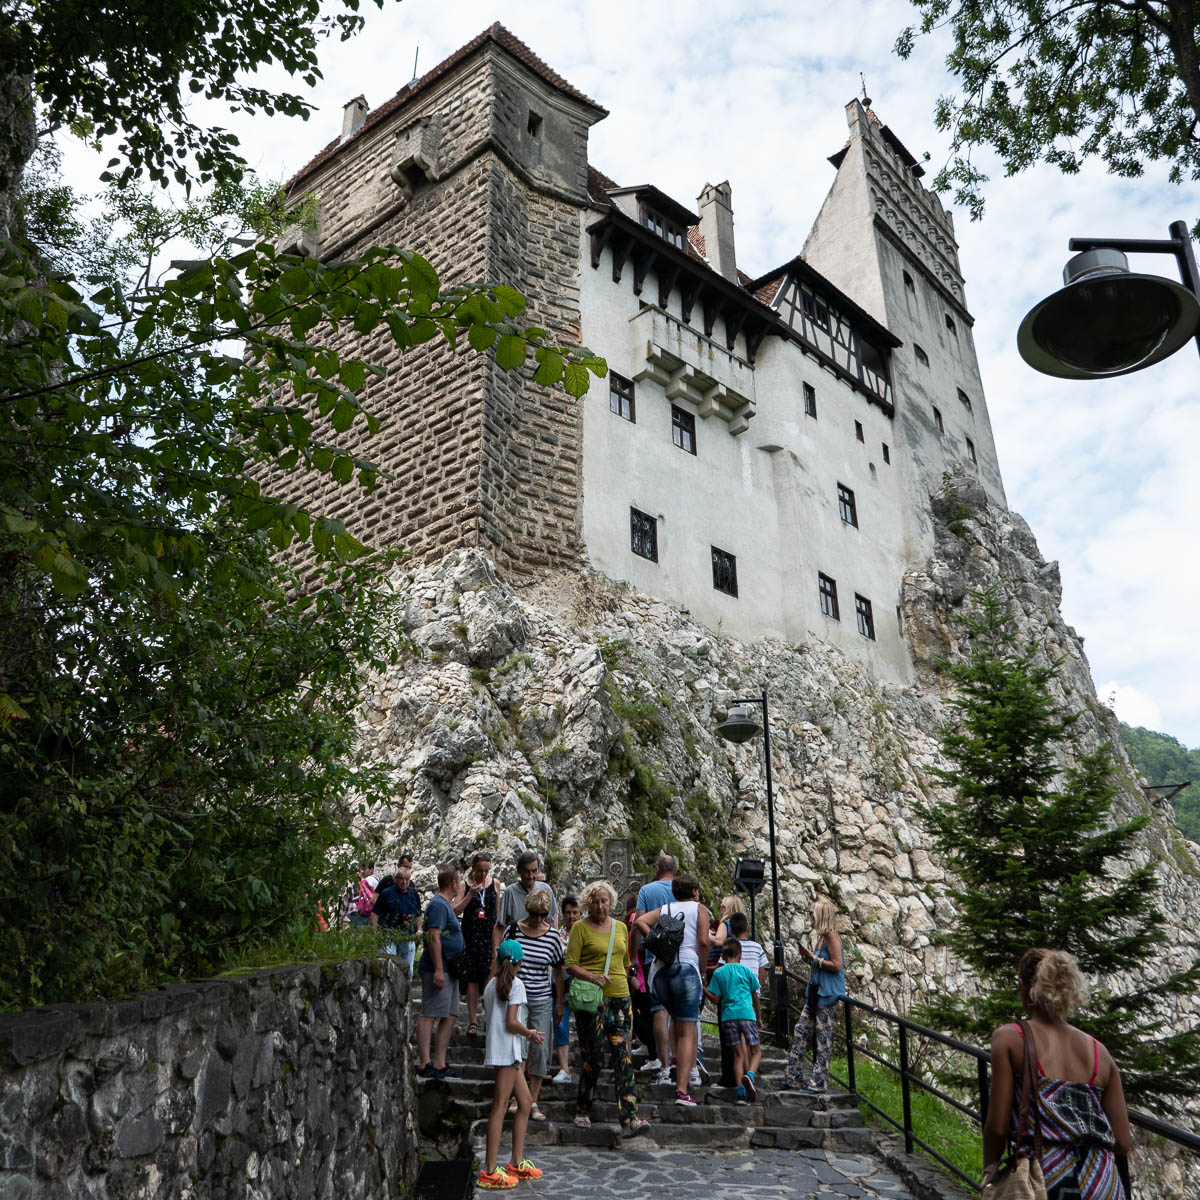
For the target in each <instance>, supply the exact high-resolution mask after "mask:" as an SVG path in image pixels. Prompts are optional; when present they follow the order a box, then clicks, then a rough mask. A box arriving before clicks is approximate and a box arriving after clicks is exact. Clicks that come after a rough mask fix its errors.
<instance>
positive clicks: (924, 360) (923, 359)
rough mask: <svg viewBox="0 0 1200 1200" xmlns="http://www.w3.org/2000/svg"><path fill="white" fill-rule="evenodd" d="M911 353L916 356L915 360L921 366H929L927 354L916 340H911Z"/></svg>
mask: <svg viewBox="0 0 1200 1200" xmlns="http://www.w3.org/2000/svg"><path fill="white" fill-rule="evenodd" d="M913 353H914V354H915V355H916V356H917V362H919V363H920V364H921V366H923V367H927V366H929V355H928V354H926V353H925V351H924V350H923V349H922V348H921V347H920V346H918V345H917V343H916V342H913Z"/></svg>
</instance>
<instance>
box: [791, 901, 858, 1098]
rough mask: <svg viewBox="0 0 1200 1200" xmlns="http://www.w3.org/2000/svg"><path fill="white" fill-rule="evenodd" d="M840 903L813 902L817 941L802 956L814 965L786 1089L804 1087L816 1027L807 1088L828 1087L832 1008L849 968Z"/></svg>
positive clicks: (842, 992)
mask: <svg viewBox="0 0 1200 1200" xmlns="http://www.w3.org/2000/svg"><path fill="white" fill-rule="evenodd" d="M836 923H837V905H836V904H834V902H833V901H832V900H830V899H828V897H825V896H822V897H820V898H819V899H817V900H815V901H814V902H813V906H812V928H813V933H815V934H816V941H815V943H814V945H813V947H812V949H810V948H809V947H808V946H804V945H802V946H801V947H800V954H801V956H802V957H803V958H804V959H805V960H806V961H807V962H808V963H809V965H810V966H811V967H812V978H811V979H810V980H809V984H808V993H807V995H806V996H805V1003H804V1011H803V1012H802V1013H801V1014H800V1020H798V1021H797V1022H796V1028H795V1029H794V1030H793V1031H792V1049H791V1052H790V1053H789V1054H788V1061H787V1066H786V1067H785V1068H784V1072H783V1085H782V1086H783V1087H784V1088H803V1086H804V1056H805V1054H806V1052H807V1051H808V1042H809V1039H810V1038H811V1037H812V1032H813V1028H814V1027H815V1028H816V1031H817V1056H816V1061H815V1062H814V1063H813V1071H812V1075H811V1076H810V1077H809V1081H808V1089H807V1090H808V1091H810V1092H824V1091H825V1090H826V1089H827V1088H828V1087H829V1059H830V1055H831V1054H832V1053H833V1010H834V1007H835V1006H836V1005H837V1002H838V1000H840V999H841V998H842V997H843V996H845V994H846V967H845V961H844V958H843V954H842V949H843V948H842V936H841V934H839V933H838V931H837V930H836V929H835V928H834V926H835V925H836Z"/></svg>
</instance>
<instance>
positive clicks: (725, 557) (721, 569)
mask: <svg viewBox="0 0 1200 1200" xmlns="http://www.w3.org/2000/svg"><path fill="white" fill-rule="evenodd" d="M712 567H713V587H715V588H716V589H717V591H718V592H724V593H725V594H726V595H727V596H736V595H737V594H738V589H737V558H736V556H734V555H732V554H730V553H729V552H728V551H726V550H718V549H717V548H716V546H713V547H712Z"/></svg>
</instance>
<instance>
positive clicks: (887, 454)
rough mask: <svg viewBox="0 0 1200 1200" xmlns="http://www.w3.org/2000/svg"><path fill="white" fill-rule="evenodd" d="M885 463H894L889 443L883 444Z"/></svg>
mask: <svg viewBox="0 0 1200 1200" xmlns="http://www.w3.org/2000/svg"><path fill="white" fill-rule="evenodd" d="M883 461H884V462H885V463H890V462H891V461H892V452H891V451H890V450H889V449H888V444H887V442H884V443H883Z"/></svg>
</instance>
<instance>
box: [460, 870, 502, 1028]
mask: <svg viewBox="0 0 1200 1200" xmlns="http://www.w3.org/2000/svg"><path fill="white" fill-rule="evenodd" d="M465 882H466V890H465V891H464V893H463V895H462V897H461V898H460V899H459V901H458V903H457V904H456V905H455V909H456V911H457V912H458V915H459V920H460V921H461V922H462V931H463V941H464V942H465V944H466V956H467V957H466V967H465V969H464V972H463V978H462V983H463V985H464V986H465V987H466V992H467V1037H472V1038H473V1037H474V1036H475V1035H476V1033H477V1032H478V1026H477V1025H476V1021H475V1014H476V1010H477V1009H478V1007H479V996H480V994H481V992H482V991H483V987H484V985H485V984H486V983H487V981H488V975H489V974H491V970H492V952H493V941H492V933H493V929H494V928H495V925H496V913H497V911H498V910H499V907H500V892H501V890H502V886H501V885H500V884H499V883H497V882H496V880H494V879H493V878H492V853H491V851H490V850H479V851H477V852H476V853H475V854H473V855H471V867H470V870H469V871H468V872H467V877H466V880H465Z"/></svg>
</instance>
